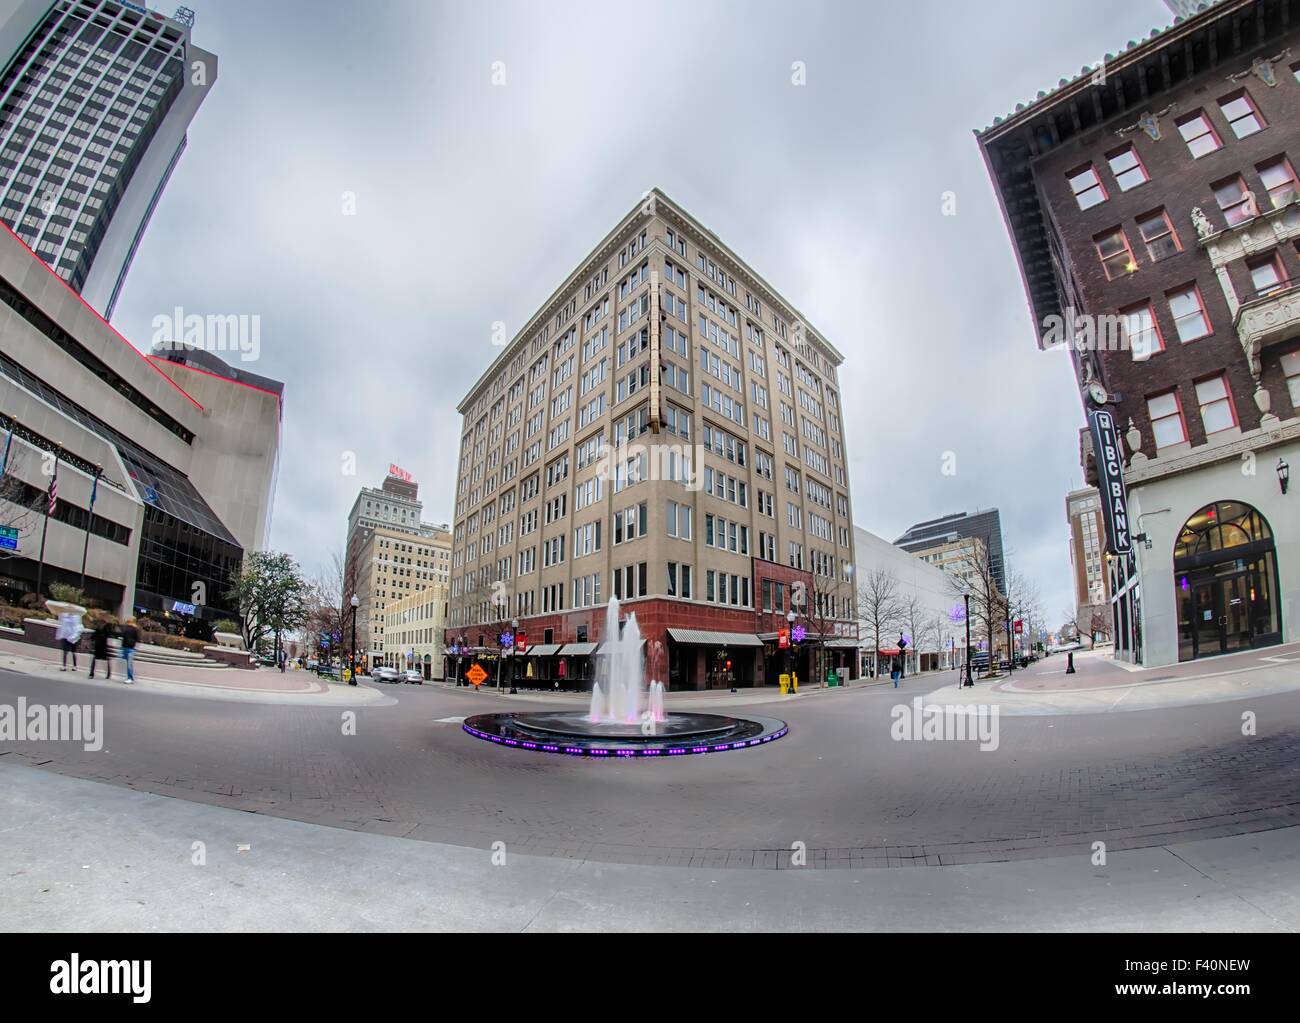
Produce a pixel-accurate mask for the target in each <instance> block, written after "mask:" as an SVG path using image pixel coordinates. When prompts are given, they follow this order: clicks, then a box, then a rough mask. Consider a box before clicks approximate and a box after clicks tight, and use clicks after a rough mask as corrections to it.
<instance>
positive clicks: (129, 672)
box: [117, 618, 140, 685]
mask: <svg viewBox="0 0 1300 1023" xmlns="http://www.w3.org/2000/svg"><path fill="white" fill-rule="evenodd" d="M117 634H118V637H119V642H120V643H121V646H122V661H123V663H124V664H125V665H126V684H127V685H131V684H132V683H133V682H134V681H135V663H134V659H135V645H136V644H137V643H139V642H140V630H139V629H137V628H136V625H135V619H134V618H128V619H127V620H126V624H125V625H123V626H122V627H121V628H120V629H119V630H118V632H117Z"/></svg>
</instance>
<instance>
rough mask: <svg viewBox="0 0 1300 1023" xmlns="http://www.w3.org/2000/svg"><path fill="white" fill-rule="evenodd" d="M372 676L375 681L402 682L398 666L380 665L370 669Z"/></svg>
mask: <svg viewBox="0 0 1300 1023" xmlns="http://www.w3.org/2000/svg"><path fill="white" fill-rule="evenodd" d="M370 678H371V679H372V680H373V681H375V682H400V681H401V676H400V675H398V674H397V669H396V668H389V667H387V666H386V665H382V664H381V665H380V666H379V667H378V668H371V669H370Z"/></svg>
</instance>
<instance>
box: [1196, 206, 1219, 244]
mask: <svg viewBox="0 0 1300 1023" xmlns="http://www.w3.org/2000/svg"><path fill="white" fill-rule="evenodd" d="M1192 226H1193V227H1195V228H1196V237H1197V238H1199V239H1200V240H1201V241H1205V240H1206V239H1207V238H1212V237H1213V236H1214V225H1213V224H1211V223H1210V218H1209V217H1207V216H1206V215H1205V211H1204V210H1203V209H1201V208H1200V207H1199V206H1193V207H1192Z"/></svg>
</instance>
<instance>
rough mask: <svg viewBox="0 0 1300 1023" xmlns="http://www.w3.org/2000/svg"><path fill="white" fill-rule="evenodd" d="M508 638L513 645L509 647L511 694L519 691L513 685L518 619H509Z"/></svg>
mask: <svg viewBox="0 0 1300 1023" xmlns="http://www.w3.org/2000/svg"><path fill="white" fill-rule="evenodd" d="M510 639H511V640H512V641H513V645H512V646H511V648H510V693H511V695H512V696H513V695H514V694H516V693H518V692H519V689H518V687H517V686H516V685H515V651H516V650H518V649H519V619H518V618H511V619H510Z"/></svg>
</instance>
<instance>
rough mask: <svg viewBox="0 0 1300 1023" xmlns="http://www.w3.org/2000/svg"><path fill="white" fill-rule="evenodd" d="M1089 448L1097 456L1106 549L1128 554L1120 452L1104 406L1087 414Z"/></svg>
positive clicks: (1130, 547) (1129, 545) (1112, 420)
mask: <svg viewBox="0 0 1300 1023" xmlns="http://www.w3.org/2000/svg"><path fill="white" fill-rule="evenodd" d="M1088 425H1089V426H1090V427H1091V429H1092V447H1093V452H1094V455H1095V457H1096V459H1097V489H1098V490H1099V491H1100V492H1101V508H1102V513H1103V514H1104V516H1105V518H1106V550H1107V551H1109V552H1110V553H1111V554H1130V553H1132V551H1133V541H1132V539H1131V537H1130V536H1129V531H1128V491H1126V490H1125V489H1124V454H1123V449H1122V448H1121V447H1120V446H1119V443H1120V442H1119V434H1118V433H1117V432H1116V430H1115V418H1114V416H1112V415H1111V414H1110V413H1109V412H1107V411H1105V410H1104V409H1094V410H1093V411H1091V412H1089V413H1088Z"/></svg>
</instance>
